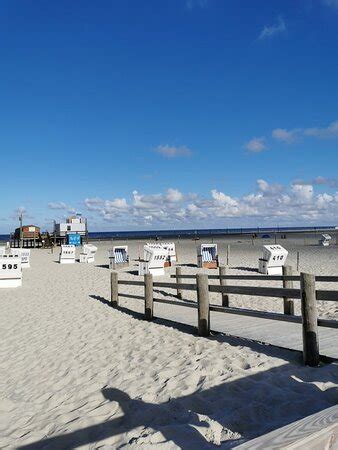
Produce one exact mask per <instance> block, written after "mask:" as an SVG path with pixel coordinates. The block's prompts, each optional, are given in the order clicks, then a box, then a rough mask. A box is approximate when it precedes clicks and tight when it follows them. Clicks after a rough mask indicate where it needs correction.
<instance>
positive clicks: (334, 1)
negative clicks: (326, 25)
mask: <svg viewBox="0 0 338 450" xmlns="http://www.w3.org/2000/svg"><path fill="white" fill-rule="evenodd" d="M323 3H324V5H327V6H331V7H332V8H338V0H323Z"/></svg>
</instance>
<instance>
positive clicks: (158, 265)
mask: <svg viewBox="0 0 338 450" xmlns="http://www.w3.org/2000/svg"><path fill="white" fill-rule="evenodd" d="M143 253H144V254H143V260H140V261H139V270H138V274H139V275H145V274H147V273H151V274H152V275H154V276H161V275H164V273H165V272H164V263H165V261H166V260H167V258H168V251H167V250H166V249H164V248H163V247H162V245H161V244H149V245H148V244H147V245H145V246H144V249H143Z"/></svg>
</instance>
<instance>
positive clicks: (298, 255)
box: [297, 252, 299, 272]
mask: <svg viewBox="0 0 338 450" xmlns="http://www.w3.org/2000/svg"><path fill="white" fill-rule="evenodd" d="M297 272H299V252H297Z"/></svg>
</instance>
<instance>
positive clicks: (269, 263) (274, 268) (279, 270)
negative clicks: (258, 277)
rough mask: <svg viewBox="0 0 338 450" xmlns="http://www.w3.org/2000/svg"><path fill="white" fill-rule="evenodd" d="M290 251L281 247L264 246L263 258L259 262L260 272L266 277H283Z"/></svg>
mask: <svg viewBox="0 0 338 450" xmlns="http://www.w3.org/2000/svg"><path fill="white" fill-rule="evenodd" d="M287 256H288V251H287V250H286V249H285V248H284V247H282V246H281V245H277V244H275V245H264V246H263V256H262V258H260V259H259V260H258V272H259V273H263V274H265V275H283V266H284V265H285V262H286V258H287Z"/></svg>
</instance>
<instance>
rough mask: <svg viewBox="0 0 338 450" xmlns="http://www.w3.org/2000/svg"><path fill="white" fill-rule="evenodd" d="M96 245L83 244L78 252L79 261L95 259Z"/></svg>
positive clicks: (92, 260)
mask: <svg viewBox="0 0 338 450" xmlns="http://www.w3.org/2000/svg"><path fill="white" fill-rule="evenodd" d="M96 252H97V247H96V246H95V245H93V244H84V245H83V246H82V252H81V253H80V263H92V262H94V261H95V255H96Z"/></svg>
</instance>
